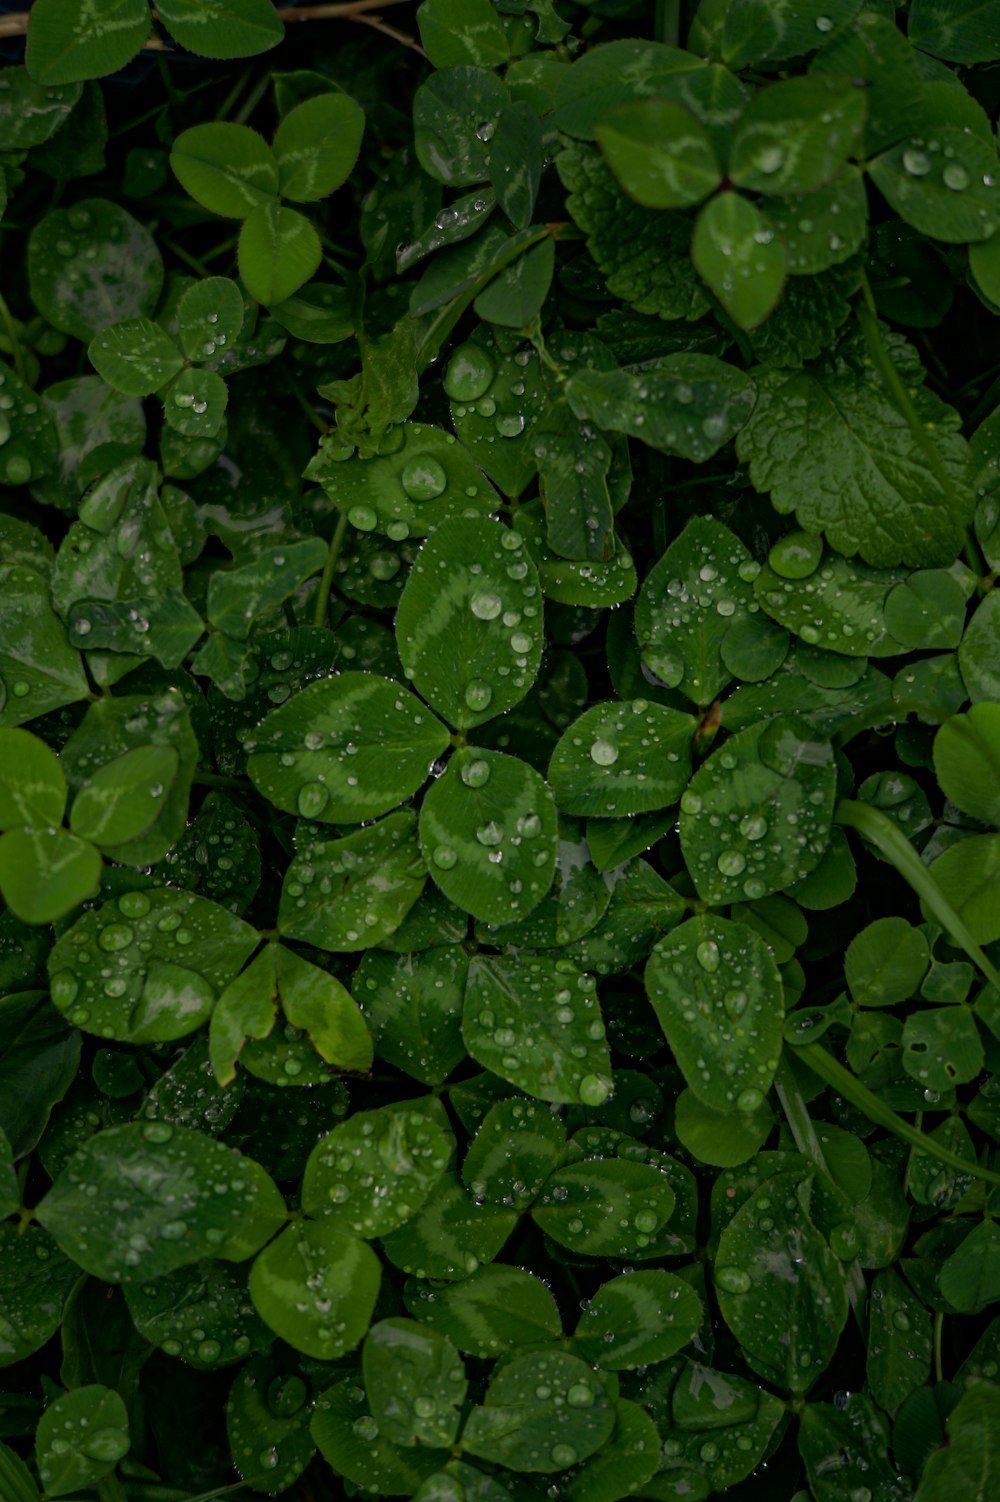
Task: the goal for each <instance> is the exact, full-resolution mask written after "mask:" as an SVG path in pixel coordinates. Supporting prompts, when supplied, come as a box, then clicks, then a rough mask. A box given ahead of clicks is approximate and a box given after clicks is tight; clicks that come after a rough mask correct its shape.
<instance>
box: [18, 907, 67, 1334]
mask: <svg viewBox="0 0 1000 1502" xmlns="http://www.w3.org/2000/svg"><path fill="white" fill-rule="evenodd" d="M9 932H10V930H9V928H8V934H9ZM30 932H31V930H30V929H26V928H21V929H20V933H19V934H15V941H17V940H19V942H18V944H17V956H16V958H17V969H16V970H15V971H14V975H15V976H17V977H20V976H21V975H23V968H24V959H25V954H24V948H25V946H24V936H26V935H29V934H30ZM7 945H8V946H10V947H13V946H12V945H10V939H9V938H8V940H7ZM5 947H7V946H5ZM7 984H10V981H9V980H8V981H7ZM14 984H15V985H16V984H17V980H15V981H14ZM0 1022H2V1023H3V1027H4V1036H5V1038H6V1040H7V1042H6V1043H5V1046H4V1054H3V1057H2V1059H0V1128H2V1129H3V1131H4V1132H5V1133H6V1135H7V1138H8V1140H9V1141H10V1145H11V1148H12V1150H13V1152H14V1155H15V1157H18V1158H20V1157H22V1156H23V1155H24V1154H25V1153H28V1152H30V1151H31V1149H32V1148H33V1147H34V1146H35V1145H36V1144H37V1142H38V1140H39V1138H40V1137H41V1135H42V1133H43V1132H44V1130H45V1127H46V1125H47V1124H48V1120H49V1113H50V1112H51V1110H52V1107H53V1106H54V1105H55V1104H56V1102H58V1101H61V1100H62V1098H63V1096H64V1095H65V1094H66V1091H67V1090H68V1089H69V1086H70V1085H71V1084H72V1082H73V1078H74V1076H75V1074H76V1072H77V1069H78V1067H79V1063H80V1034H79V1033H78V1032H77V1031H76V1029H75V1028H70V1027H69V1025H68V1024H67V1023H66V1022H64V1021H63V1019H62V1017H60V1015H59V1013H58V1012H57V1011H56V1009H55V1007H54V1006H52V1005H51V1003H50V1002H48V1001H47V1000H46V999H45V996H44V993H43V992H41V991H23V992H20V993H16V992H15V994H14V995H12V996H6V997H4V999H3V1000H2V1001H0ZM47 1338H48V1337H47V1336H46V1339H47Z"/></svg>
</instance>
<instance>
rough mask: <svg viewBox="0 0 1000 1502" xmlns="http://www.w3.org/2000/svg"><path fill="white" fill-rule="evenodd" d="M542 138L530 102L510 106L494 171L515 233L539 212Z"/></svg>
mask: <svg viewBox="0 0 1000 1502" xmlns="http://www.w3.org/2000/svg"><path fill="white" fill-rule="evenodd" d="M459 3H462V0H459ZM542 137H543V129H542V122H541V120H540V118H539V115H538V112H537V110H535V109H533V108H532V106H531V105H530V104H529V103H528V101H527V100H526V99H519V100H516V101H515V102H514V103H513V104H512V105H510V106H508V108H507V109H505V110H504V112H503V114H502V115H501V116H500V119H499V121H498V122H497V129H496V134H495V135H494V137H493V157H492V162H491V169H490V170H491V173H492V179H493V186H494V189H495V190H496V201H497V203H498V204H499V205H500V207H501V209H502V210H503V212H504V213H505V214H506V215H507V218H508V219H509V220H510V222H511V224H512V225H513V226H514V228H515V229H525V228H526V227H527V225H529V224H530V223H531V218H532V215H533V214H534V211H535V199H536V198H537V196H538V189H539V187H540V185H541V180H542V173H543V171H544V168H545V150H544V146H543V144H542Z"/></svg>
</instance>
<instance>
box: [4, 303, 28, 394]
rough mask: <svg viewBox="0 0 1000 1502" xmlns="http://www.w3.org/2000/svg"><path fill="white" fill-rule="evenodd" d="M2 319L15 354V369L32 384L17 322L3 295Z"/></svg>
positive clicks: (26, 381) (23, 378) (25, 381)
mask: <svg viewBox="0 0 1000 1502" xmlns="http://www.w3.org/2000/svg"><path fill="white" fill-rule="evenodd" d="M0 319H3V326H4V329H5V330H6V333H7V338H8V339H9V340H10V351H11V354H12V355H13V356H14V366H15V369H16V370H17V373H18V375H19V376H20V377H21V380H22V381H24V383H25V384H26V385H30V382H29V381H28V373H27V370H26V368H25V364H24V350H23V349H22V348H21V341H20V339H19V338H18V337H17V324H16V323H15V322H14V319H13V317H12V316H11V311H10V309H9V308H8V306H7V302H6V299H5V298H3V297H0Z"/></svg>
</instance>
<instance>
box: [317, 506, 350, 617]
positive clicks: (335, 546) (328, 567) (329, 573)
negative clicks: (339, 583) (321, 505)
mask: <svg viewBox="0 0 1000 1502" xmlns="http://www.w3.org/2000/svg"><path fill="white" fill-rule="evenodd" d="M346 531H347V512H346V511H341V512H340V514H339V515H338V517H337V525H336V527H335V528H334V529H333V536H332V537H331V538H330V550H329V552H328V553H327V555H326V563H325V564H324V565H323V573H322V575H321V576H320V581H319V590H318V592H317V595H316V605H315V609H314V611H313V624H314V625H316V626H325V625H326V612H327V610H328V609H329V605H330V591H331V589H332V588H333V575H334V571H335V569H336V567H337V559H338V558H339V557H340V550H341V548H342V547H343V545H344V534H345V532H346Z"/></svg>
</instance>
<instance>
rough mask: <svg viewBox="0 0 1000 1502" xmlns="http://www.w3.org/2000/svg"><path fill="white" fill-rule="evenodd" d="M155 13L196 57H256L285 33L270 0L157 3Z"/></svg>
mask: <svg viewBox="0 0 1000 1502" xmlns="http://www.w3.org/2000/svg"><path fill="white" fill-rule="evenodd" d="M157 14H158V15H159V17H160V19H161V21H163V23H164V25H165V26H166V28H167V30H168V31H169V32H170V35H171V36H172V37H174V38H175V39H176V40H177V41H178V42H180V44H181V46H182V47H186V48H187V50H188V51H189V52H194V53H196V54H197V55H198V56H199V57H226V58H228V57H256V56H257V54H258V53H259V52H267V51H268V49H269V48H271V47H275V46H277V44H278V42H280V41H281V39H282V37H283V36H284V34H285V29H284V26H283V25H282V23H281V17H280V16H278V15H275V13H274V7H273V6H272V5H271V3H270V0H158V4H157Z"/></svg>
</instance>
